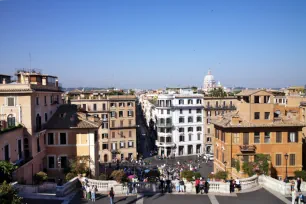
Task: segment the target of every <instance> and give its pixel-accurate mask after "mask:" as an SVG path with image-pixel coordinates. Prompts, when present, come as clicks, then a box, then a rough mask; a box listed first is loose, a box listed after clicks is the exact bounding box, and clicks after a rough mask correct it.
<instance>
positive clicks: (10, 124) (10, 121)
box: [7, 114, 15, 127]
mask: <svg viewBox="0 0 306 204" xmlns="http://www.w3.org/2000/svg"><path fill="white" fill-rule="evenodd" d="M7 126H8V127H15V117H14V116H13V115H12V114H10V115H8V116H7Z"/></svg>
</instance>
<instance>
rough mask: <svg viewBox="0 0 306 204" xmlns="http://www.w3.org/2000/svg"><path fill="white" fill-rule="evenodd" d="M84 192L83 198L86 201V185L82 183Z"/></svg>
mask: <svg viewBox="0 0 306 204" xmlns="http://www.w3.org/2000/svg"><path fill="white" fill-rule="evenodd" d="M82 192H83V198H85V199H86V185H85V182H82Z"/></svg>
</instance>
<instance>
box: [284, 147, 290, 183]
mask: <svg viewBox="0 0 306 204" xmlns="http://www.w3.org/2000/svg"><path fill="white" fill-rule="evenodd" d="M288 156H289V155H288V153H286V154H285V159H286V178H285V180H286V182H287V178H288V166H287V163H288V162H287V161H288Z"/></svg>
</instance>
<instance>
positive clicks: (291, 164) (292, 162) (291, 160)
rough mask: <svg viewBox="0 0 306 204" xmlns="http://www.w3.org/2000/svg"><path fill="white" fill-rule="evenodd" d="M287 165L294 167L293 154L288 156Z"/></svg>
mask: <svg viewBox="0 0 306 204" xmlns="http://www.w3.org/2000/svg"><path fill="white" fill-rule="evenodd" d="M289 165H290V166H295V154H290V156H289Z"/></svg>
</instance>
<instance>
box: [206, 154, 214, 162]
mask: <svg viewBox="0 0 306 204" xmlns="http://www.w3.org/2000/svg"><path fill="white" fill-rule="evenodd" d="M207 157H208V160H209V161H213V160H214V155H212V154H204V156H203V158H204V159H207Z"/></svg>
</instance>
